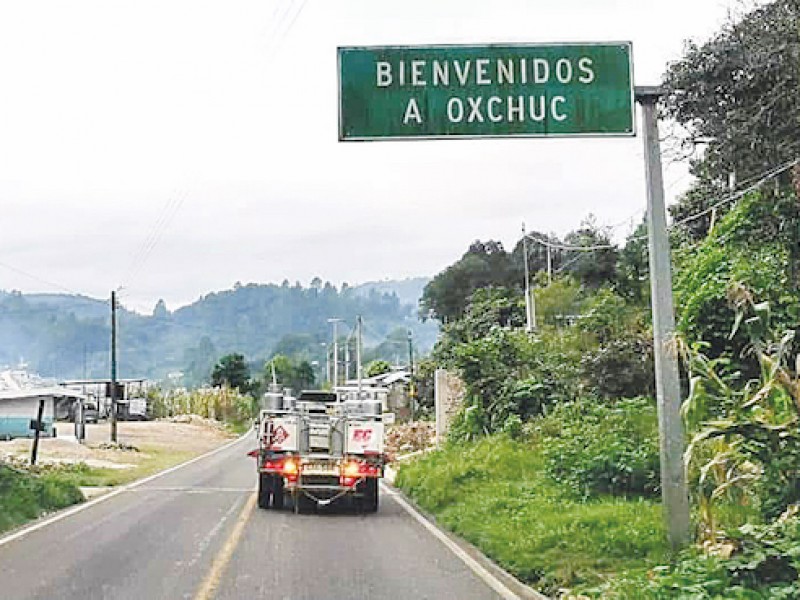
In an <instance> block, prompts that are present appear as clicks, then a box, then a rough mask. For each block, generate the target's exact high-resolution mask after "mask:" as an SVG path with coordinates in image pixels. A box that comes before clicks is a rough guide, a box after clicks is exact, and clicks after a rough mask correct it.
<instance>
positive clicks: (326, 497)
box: [250, 384, 386, 512]
mask: <svg viewBox="0 0 800 600" xmlns="http://www.w3.org/2000/svg"><path fill="white" fill-rule="evenodd" d="M256 430H257V436H258V449H257V450H254V451H253V452H251V453H250V454H251V455H252V456H254V457H255V458H256V460H257V461H258V462H257V470H258V506H259V507H260V508H274V509H280V508H283V506H284V504H285V503H286V502H287V501H288V502H291V505H292V507H293V508H294V510H295V512H301V511H302V512H305V511H307V510H311V509H313V508H315V507H316V506H326V505H328V504H331V503H333V502H336V501H348V500H349V501H352V502H354V504H355V505H356V507H357V508H359V509H360V510H362V511H364V512H376V511H377V510H378V497H379V491H378V489H379V488H378V480H379V479H380V478H381V477H383V472H384V466H385V462H386V457H385V455H384V451H383V444H384V416H383V403H382V402H381V400H380V399H379V398H378V397H377V394H376V393H375V392H374V390H370V389H369V388H365V389H362V390H359V391H350V392H339V393H337V392H325V391H303V392H301V393H300V394H299V395H298V397H294V396H293V395H292V393H291V390H283V391H281V390H280V388H279V387H278V386H277V385H275V384H273V385H272V386H271V387H270V391H269V392H267V393H266V394H264V396H263V398H262V406H261V411H260V414H259V418H258V421H257V423H256Z"/></svg>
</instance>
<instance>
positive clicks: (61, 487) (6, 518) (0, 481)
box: [0, 464, 84, 532]
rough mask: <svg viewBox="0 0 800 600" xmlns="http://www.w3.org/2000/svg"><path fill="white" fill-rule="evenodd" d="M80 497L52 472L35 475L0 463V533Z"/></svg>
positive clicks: (73, 488)
mask: <svg viewBox="0 0 800 600" xmlns="http://www.w3.org/2000/svg"><path fill="white" fill-rule="evenodd" d="M83 500H84V498H83V494H82V493H81V491H80V490H79V489H78V487H77V486H76V485H75V484H73V483H70V482H69V481H64V480H62V479H61V478H60V477H58V476H55V475H54V474H53V473H43V474H41V475H37V474H34V473H27V472H24V471H18V470H16V469H12V468H10V467H8V466H5V465H2V464H0V532H4V531H8V530H9V529H13V528H14V527H18V526H19V525H22V524H23V523H25V522H27V521H30V520H33V519H36V518H38V517H40V516H42V515H44V514H46V513H48V512H51V511H54V510H58V509H60V508H65V507H67V506H70V505H72V504H77V503H79V502H83Z"/></svg>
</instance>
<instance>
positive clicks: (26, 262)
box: [0, 0, 739, 311]
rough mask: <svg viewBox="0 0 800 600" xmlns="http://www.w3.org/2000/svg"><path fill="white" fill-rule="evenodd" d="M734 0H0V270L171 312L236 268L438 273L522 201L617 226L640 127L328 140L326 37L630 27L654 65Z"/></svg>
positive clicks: (333, 134)
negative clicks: (627, 133) (616, 133)
mask: <svg viewBox="0 0 800 600" xmlns="http://www.w3.org/2000/svg"><path fill="white" fill-rule="evenodd" d="M738 4H739V3H738V2H734V1H733V0H730V1H728V0H671V1H670V2H664V1H656V0H560V1H559V2H543V1H541V0H491V1H489V0H483V1H477V0H403V1H402V2H396V1H385V0H384V1H379V0H307V1H303V0H269V1H267V0H257V1H234V0H225V1H222V0H216V1H206V2H203V1H198V0H185V1H174V0H139V1H137V2H129V1H126V2H120V1H112V0H97V1H92V2H89V1H84V0H72V1H70V2H63V0H53V1H28V2H24V1H21V0H0V289H5V290H11V289H17V290H22V291H26V292H27V291H53V292H57V291H63V290H62V289H61V288H65V289H67V290H70V291H74V292H80V293H83V294H87V295H90V296H95V297H107V295H108V293H109V291H110V290H111V289H114V288H117V287H119V286H122V287H123V290H122V298H123V302H124V303H125V304H126V305H127V306H129V307H131V308H135V309H138V310H142V311H149V310H150V309H152V306H153V305H154V304H155V302H156V301H157V300H158V299H159V298H163V299H165V300H166V301H167V305H168V307H169V308H170V309H174V308H177V307H178V306H180V305H182V304H186V303H189V302H192V301H193V300H196V299H197V298H198V297H199V296H200V295H203V294H205V293H208V292H211V291H215V290H220V289H225V288H230V287H231V286H232V285H233V284H234V283H235V282H237V281H240V282H242V283H243V284H245V283H250V282H257V283H268V282H276V283H280V282H281V281H282V280H283V279H284V278H287V279H289V280H290V281H292V282H294V281H295V280H299V281H301V282H302V283H303V284H307V283H308V282H309V281H310V280H311V279H312V278H313V277H314V276H317V275H318V276H320V277H322V278H323V279H325V280H330V281H332V282H334V283H336V284H337V285H338V284H340V283H341V282H343V281H346V282H348V283H350V284H354V283H359V282H363V281H367V280H375V279H384V278H402V277H408V276H416V275H433V274H435V273H437V272H438V271H440V270H441V269H443V268H444V267H446V266H447V265H448V264H451V263H452V262H453V261H455V260H456V259H457V258H458V257H459V256H460V255H461V254H462V253H463V252H464V250H465V249H466V247H467V246H468V245H469V243H470V242H471V241H473V240H474V239H477V238H481V239H498V240H501V241H502V242H503V243H504V244H505V245H506V247H507V248H508V249H511V248H512V247H513V244H514V243H515V242H516V240H517V239H518V237H519V230H520V227H521V223H522V221H525V222H526V223H527V226H528V228H529V229H536V230H540V231H548V232H553V233H556V234H558V235H563V234H564V233H566V232H568V231H569V230H571V229H574V228H575V227H577V226H578V225H579V223H580V221H581V220H582V219H583V218H584V217H586V216H587V215H588V214H589V213H593V214H594V215H596V217H597V220H598V222H600V223H602V224H606V225H613V226H615V227H616V229H615V235H616V236H617V237H618V238H620V237H622V236H624V235H625V234H626V233H627V232H628V231H629V229H630V227H631V224H632V223H635V222H638V221H639V220H640V219H641V216H642V209H643V207H644V203H645V196H644V194H645V187H644V175H643V173H644V171H643V169H644V167H643V164H642V150H641V143H642V142H641V138H631V139H603V140H597V139H583V140H576V139H570V140H565V139H524V140H492V141H489V140H473V141H466V140H462V141H451V140H448V141H419V142H378V143H340V142H338V141H337V73H336V69H337V67H336V47H337V46H342V45H362V44H364V45H366V44H370V45H372V44H375V45H389V44H440V43H472V44H479V43H489V42H495V43H500V42H567V41H623V40H630V41H632V42H633V52H634V65H635V80H636V83H637V84H638V85H643V84H654V83H657V82H658V81H659V79H660V75H661V74H662V73H663V71H664V69H665V66H666V64H667V62H668V61H670V60H676V59H677V58H679V57H680V54H681V50H682V47H683V42H684V40H686V39H687V38H691V39H695V40H699V41H702V40H704V39H706V38H707V37H708V36H710V35H712V34H713V33H714V32H715V31H717V30H718V29H719V27H720V26H721V24H722V23H723V21H724V20H725V18H726V15H727V13H728V11H729V10H730V9H731V8H733V7H734V6H735V5H738ZM665 179H666V187H667V193H668V196H670V197H673V196H674V195H675V194H677V193H679V192H680V191H681V190H683V189H685V187H686V186H687V185H688V183H689V181H690V180H689V177H688V176H687V173H686V168H685V165H681V164H669V165H668V167H667V170H666V173H665ZM57 286H60V287H57Z"/></svg>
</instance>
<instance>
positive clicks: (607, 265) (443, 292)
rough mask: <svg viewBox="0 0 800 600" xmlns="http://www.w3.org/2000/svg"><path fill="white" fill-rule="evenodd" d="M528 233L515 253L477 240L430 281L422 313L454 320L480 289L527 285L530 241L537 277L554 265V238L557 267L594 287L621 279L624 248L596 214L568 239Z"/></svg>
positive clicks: (555, 270) (532, 267)
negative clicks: (619, 266)
mask: <svg viewBox="0 0 800 600" xmlns="http://www.w3.org/2000/svg"><path fill="white" fill-rule="evenodd" d="M528 236H529V239H528V242H527V243H523V240H522V239H520V241H519V242H517V244H516V245H515V247H514V251H513V252H512V253H510V254H509V253H508V252H506V251H505V250H504V249H503V245H502V244H501V243H500V242H496V241H491V240H490V241H488V242H481V241H476V242H473V243H472V245H470V247H469V249H468V250H467V252H466V253H465V254H464V255H463V256H462V257H461V258H460V259H459V260H458V261H456V262H455V263H454V264H452V265H450V266H449V267H447V268H446V269H445V270H444V271H442V272H441V273H439V274H438V275H436V276H435V277H434V278H433V279H432V280H431V281H430V283H428V285H427V286H425V290H424V291H423V294H422V299H421V301H420V316H421V317H422V318H428V317H431V318H435V319H438V320H439V321H441V322H442V323H449V322H452V321H455V320H458V319H460V318H461V317H463V316H464V314H465V312H466V310H467V306H468V301H469V298H470V297H471V296H472V294H473V292H475V291H476V290H478V289H482V288H506V289H508V290H517V291H520V290H522V289H523V288H524V287H525V248H526V247H527V253H528V270H529V273H530V276H531V280H533V277H534V276H535V275H536V273H537V272H543V271H546V270H547V269H548V259H547V255H548V250H547V245H548V244H550V245H551V248H550V262H549V266H550V270H551V272H552V273H555V274H558V273H566V274H570V275H572V276H573V277H574V278H575V280H576V281H578V282H579V283H580V284H581V285H583V286H586V287H590V288H599V287H601V286H604V285H617V283H618V281H617V279H618V273H617V264H618V254H619V250H618V249H617V248H615V247H614V245H613V243H612V241H611V236H610V233H609V231H608V230H607V229H606V228H604V227H602V226H600V225H598V224H597V223H596V221H595V220H594V218H593V217H591V216H590V217H589V218H588V219H586V220H584V221H583V222H582V223H581V226H580V227H579V228H578V229H576V230H575V231H573V232H570V233H568V234H567V235H566V236H565V238H564V240H563V241H562V240H559V239H558V238H557V237H555V236H550V235H545V234H542V233H538V232H533V233H529V234H528ZM570 246H573V247H576V248H582V247H588V248H595V249H594V250H592V251H591V252H587V251H582V250H572V249H569V248H565V247H570ZM598 247H600V248H598Z"/></svg>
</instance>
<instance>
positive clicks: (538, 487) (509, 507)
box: [396, 435, 669, 594]
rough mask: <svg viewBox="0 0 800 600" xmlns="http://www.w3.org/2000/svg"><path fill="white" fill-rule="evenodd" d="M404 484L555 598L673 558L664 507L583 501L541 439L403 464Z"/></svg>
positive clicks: (479, 446) (496, 442)
mask: <svg viewBox="0 0 800 600" xmlns="http://www.w3.org/2000/svg"><path fill="white" fill-rule="evenodd" d="M396 485H397V486H398V487H400V489H402V490H403V491H405V492H406V493H407V494H408V495H409V496H410V497H411V498H413V499H414V500H415V501H416V502H417V503H418V504H419V505H420V506H421V507H422V508H424V509H425V510H426V511H428V512H430V513H431V514H432V515H433V516H434V517H435V518H436V520H437V522H438V523H440V524H441V525H443V526H444V527H446V528H447V529H450V530H451V531H453V532H455V533H456V534H458V535H460V536H462V537H463V538H465V539H466V540H468V541H469V542H471V543H472V544H474V545H475V546H477V547H478V548H480V549H481V550H482V551H483V552H484V553H485V554H486V555H487V556H489V557H490V558H492V559H493V560H495V561H496V562H497V563H498V564H500V565H501V566H502V567H503V568H505V569H507V570H508V571H509V572H511V573H513V574H514V575H515V576H517V577H518V578H520V579H521V580H523V581H525V582H526V583H529V584H532V585H534V586H535V587H537V588H539V589H540V590H542V591H543V592H545V593H550V594H553V593H556V592H557V591H558V590H559V589H562V588H571V589H578V590H579V589H588V588H591V587H593V586H597V585H598V584H600V583H602V582H603V581H604V580H605V579H606V578H607V577H610V576H614V575H616V574H618V573H622V572H627V573H631V574H633V573H644V572H645V571H646V570H647V569H648V568H650V567H652V566H653V565H657V564H662V563H664V562H666V561H668V559H669V550H668V545H667V541H666V535H665V531H664V527H663V523H662V514H661V506H660V504H659V503H658V502H654V501H650V500H643V499H638V498H637V499H625V498H619V497H616V498H615V497H610V496H608V497H601V498H597V497H594V498H591V499H589V500H580V499H577V497H576V495H575V494H574V493H573V492H572V491H571V490H567V489H565V488H564V487H562V486H561V485H560V484H558V483H557V482H555V481H553V480H552V479H551V478H550V477H548V476H547V475H546V473H545V462H544V458H543V457H542V453H541V450H540V448H538V447H537V443H536V442H535V441H532V440H526V441H514V440H511V439H509V438H508V437H506V436H503V435H499V436H492V437H488V438H484V439H482V440H480V441H478V442H475V443H473V444H470V445H448V446H446V447H444V448H443V449H441V450H437V451H435V452H431V453H430V454H427V455H425V456H422V457H420V458H418V459H416V460H414V461H413V462H410V463H407V464H404V465H402V466H401V468H400V470H399V473H398V476H397V480H396Z"/></svg>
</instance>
